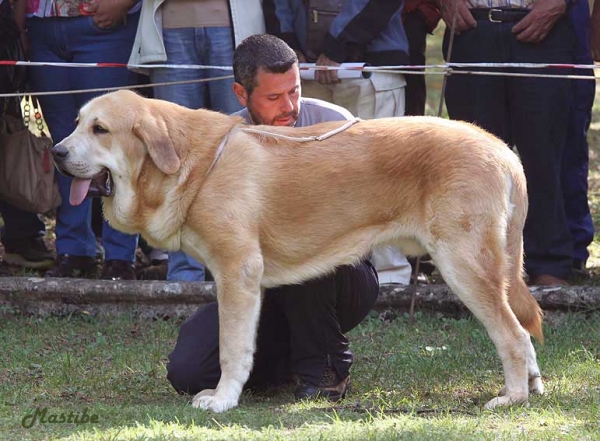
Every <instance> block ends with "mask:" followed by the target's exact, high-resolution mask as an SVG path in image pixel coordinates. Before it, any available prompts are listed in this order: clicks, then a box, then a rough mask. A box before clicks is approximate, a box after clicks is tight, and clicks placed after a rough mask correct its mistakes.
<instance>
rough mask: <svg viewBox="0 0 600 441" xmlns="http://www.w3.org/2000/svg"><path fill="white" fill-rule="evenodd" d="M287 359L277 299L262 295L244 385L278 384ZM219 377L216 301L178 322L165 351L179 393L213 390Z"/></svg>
mask: <svg viewBox="0 0 600 441" xmlns="http://www.w3.org/2000/svg"><path fill="white" fill-rule="evenodd" d="M288 360H289V332H288V328H287V323H286V322H285V318H284V316H283V314H282V313H281V311H280V310H279V307H278V306H277V302H276V301H274V299H273V297H272V296H271V295H268V294H265V297H264V299H263V303H262V306H261V316H260V321H259V325H258V333H257V337H256V352H255V354H254V367H253V369H252V372H251V374H250V378H249V379H248V382H247V383H246V388H252V389H264V388H266V387H269V386H277V385H280V384H282V383H283V382H284V381H285V379H286V373H287V361H288ZM220 377H221V367H220V365H219V313H218V306H217V303H216V302H215V303H211V304H209V305H206V306H205V307H203V308H201V309H199V310H198V311H197V312H196V313H194V314H193V315H192V316H191V317H189V318H188V319H187V320H186V321H185V322H184V323H183V324H182V325H181V329H180V332H179V335H178V336H177V343H176V345H175V348H174V349H173V352H171V354H169V363H168V364H167V378H168V379H169V381H170V382H171V384H172V385H173V387H174V388H175V390H176V391H177V392H179V393H182V394H184V393H185V394H197V393H198V392H200V391H202V390H204V389H214V388H215V387H216V386H217V384H218V382H219V378H220Z"/></svg>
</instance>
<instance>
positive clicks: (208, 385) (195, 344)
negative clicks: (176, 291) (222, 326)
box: [167, 302, 221, 394]
mask: <svg viewBox="0 0 600 441" xmlns="http://www.w3.org/2000/svg"><path fill="white" fill-rule="evenodd" d="M220 377H221V368H220V366H219V312H218V307H217V303H216V302H215V303H211V304H208V305H206V306H204V307H202V308H200V309H199V310H198V311H196V312H195V313H194V314H193V315H192V316H190V317H189V318H188V319H187V320H186V321H185V322H183V324H182V325H181V329H180V330H179V335H178V336H177V343H176V344H175V348H174V349H173V352H171V353H170V354H169V363H168V364H167V378H168V380H169V381H170V382H171V385H172V386H173V387H174V388H175V390H176V391H177V392H179V393H180V394H197V393H198V392H200V391H201V390H204V389H214V388H215V387H217V383H218V382H219V378H220Z"/></svg>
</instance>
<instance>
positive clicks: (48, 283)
mask: <svg viewBox="0 0 600 441" xmlns="http://www.w3.org/2000/svg"><path fill="white" fill-rule="evenodd" d="M531 291H532V294H533V295H534V297H535V298H536V300H537V301H538V302H539V303H540V305H541V307H542V309H544V310H546V311H564V312H567V311H588V312H591V311H595V310H600V287H598V286H570V287H532V288H531ZM413 294H414V296H415V307H416V310H417V311H431V312H438V313H442V314H445V315H450V316H461V315H464V314H465V313H466V312H467V310H466V308H465V307H464V305H463V304H462V302H460V301H459V300H458V298H457V297H456V296H455V295H454V294H453V293H452V291H451V290H450V289H449V288H448V286H446V285H417V286H414V285H409V286H402V285H383V286H381V288H380V295H379V298H378V300H377V303H376V304H375V309H376V310H379V311H383V310H386V309H393V310H398V311H408V310H409V308H410V304H411V300H412V297H413ZM215 299H216V288H215V284H214V283H212V282H164V281H111V280H88V279H66V278H65V279H51V278H39V277H0V313H22V314H28V315H36V316H47V315H68V314H77V313H86V314H93V315H97V314H99V315H114V314H119V313H129V314H135V315H140V316H142V317H162V318H168V317H187V316H189V315H190V314H192V313H193V312H194V311H195V310H196V309H198V308H199V307H200V306H202V305H204V304H206V303H209V302H212V301H214V300H215Z"/></svg>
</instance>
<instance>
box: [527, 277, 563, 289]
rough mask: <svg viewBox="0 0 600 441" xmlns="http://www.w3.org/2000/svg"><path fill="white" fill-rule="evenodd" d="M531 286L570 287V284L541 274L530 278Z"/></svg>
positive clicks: (558, 278)
mask: <svg viewBox="0 0 600 441" xmlns="http://www.w3.org/2000/svg"><path fill="white" fill-rule="evenodd" d="M528 284H529V286H570V284H569V282H567V281H566V280H565V279H561V278H560V277H556V276H552V275H550V274H539V275H537V276H531V277H530V278H529V283H528Z"/></svg>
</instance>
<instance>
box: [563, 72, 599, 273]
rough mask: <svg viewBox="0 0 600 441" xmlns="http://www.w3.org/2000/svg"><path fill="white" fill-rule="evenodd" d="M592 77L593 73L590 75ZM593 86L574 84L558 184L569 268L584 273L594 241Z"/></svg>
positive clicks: (591, 84) (577, 81)
mask: <svg viewBox="0 0 600 441" xmlns="http://www.w3.org/2000/svg"><path fill="white" fill-rule="evenodd" d="M591 76H592V77H593V73H591ZM594 90H595V83H594V82H593V81H585V80H574V81H573V84H572V93H573V103H572V110H571V117H570V120H569V128H568V133H567V143H566V146H565V150H564V153H563V157H562V169H561V183H562V191H563V201H564V204H565V215H566V216H567V225H568V227H569V231H570V232H571V236H572V238H573V267H574V268H575V269H576V270H584V269H585V265H586V261H587V259H588V257H589V252H588V249H587V247H588V246H589V245H590V244H591V243H592V241H593V240H594V223H593V220H592V215H591V213H590V207H589V204H588V170H589V156H588V153H589V147H588V142H587V133H588V129H589V126H590V121H591V113H592V104H593V101H594Z"/></svg>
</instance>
